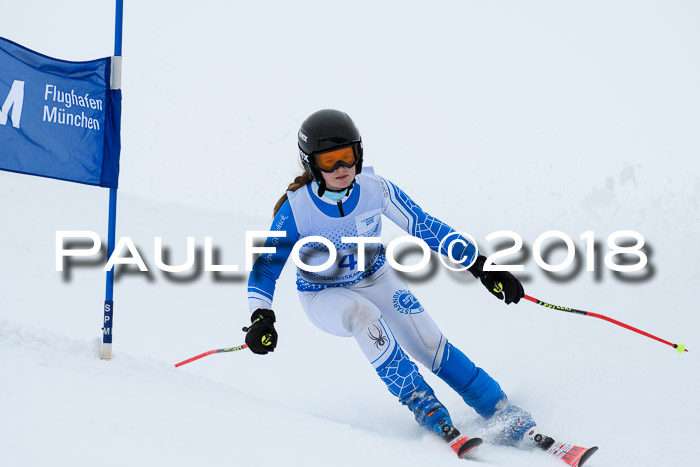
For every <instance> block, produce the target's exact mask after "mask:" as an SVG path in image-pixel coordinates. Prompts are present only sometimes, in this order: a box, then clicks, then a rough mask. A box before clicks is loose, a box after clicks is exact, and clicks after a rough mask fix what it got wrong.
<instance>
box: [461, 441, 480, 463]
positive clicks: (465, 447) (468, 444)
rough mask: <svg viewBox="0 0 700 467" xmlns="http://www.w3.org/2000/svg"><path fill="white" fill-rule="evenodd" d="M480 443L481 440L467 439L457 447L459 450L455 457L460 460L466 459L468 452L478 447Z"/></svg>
mask: <svg viewBox="0 0 700 467" xmlns="http://www.w3.org/2000/svg"><path fill="white" fill-rule="evenodd" d="M482 443H483V441H482V440H481V438H469V439H468V440H467V441H465V442H464V443H463V444H462V445H461V446H460V447H459V450H458V451H457V456H458V457H459V458H460V459H463V458H464V457H466V455H467V454H468V453H469V451H471V450H472V449H474V448H475V447H477V446H480V445H481V444H482Z"/></svg>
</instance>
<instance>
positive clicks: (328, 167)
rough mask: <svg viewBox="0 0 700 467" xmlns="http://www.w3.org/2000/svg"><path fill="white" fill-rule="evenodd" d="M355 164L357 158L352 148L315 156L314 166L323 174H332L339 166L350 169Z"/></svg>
mask: <svg viewBox="0 0 700 467" xmlns="http://www.w3.org/2000/svg"><path fill="white" fill-rule="evenodd" d="M355 162H357V158H356V157H355V150H354V148H353V147H352V146H351V147H349V148H342V149H336V150H334V151H328V152H324V153H321V154H317V155H316V166H317V167H318V168H319V169H321V170H323V171H324V172H333V171H334V170H335V169H337V168H338V166H340V165H345V166H346V167H352V166H353V165H355Z"/></svg>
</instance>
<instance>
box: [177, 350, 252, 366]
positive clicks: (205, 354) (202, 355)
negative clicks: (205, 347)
mask: <svg viewBox="0 0 700 467" xmlns="http://www.w3.org/2000/svg"><path fill="white" fill-rule="evenodd" d="M247 348H248V345H247V344H243V345H239V346H238V347H228V348H225V349H216V350H210V351H208V352H204V353H201V354H199V355H196V356H194V357H192V358H188V359H187V360H183V361H181V362H180V363H176V364H175V368H177V367H179V366H182V365H185V364H187V363H190V362H193V361H195V360H199V359H200V358H202V357H206V356H207V355H212V354H215V353H222V352H235V351H237V350H243V349H247Z"/></svg>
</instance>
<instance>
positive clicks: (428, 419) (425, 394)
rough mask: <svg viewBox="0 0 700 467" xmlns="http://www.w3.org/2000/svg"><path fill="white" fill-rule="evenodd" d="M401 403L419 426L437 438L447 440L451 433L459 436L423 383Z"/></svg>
mask: <svg viewBox="0 0 700 467" xmlns="http://www.w3.org/2000/svg"><path fill="white" fill-rule="evenodd" d="M401 403H402V404H403V405H405V406H407V407H408V408H409V409H410V410H411V412H413V415H414V416H415V417H416V421H417V422H418V424H419V425H420V426H422V427H424V428H427V429H428V430H431V431H433V432H435V433H436V434H437V435H438V436H440V437H442V438H447V437H450V436H452V435H453V433H452V432H453V431H455V432H456V434H455V435H454V436H457V435H458V434H459V432H458V431H457V430H456V429H455V428H454V427H453V426H452V420H451V419H450V414H449V412H447V409H446V408H445V406H444V405H442V403H440V401H439V400H437V397H435V393H434V392H433V389H432V388H431V387H430V386H428V383H426V382H425V381H422V382H421V383H420V385H419V386H418V388H416V390H415V391H413V392H412V393H411V394H409V395H408V396H406V397H405V398H403V399H401ZM454 436H452V437H454ZM446 441H449V439H447V440H446Z"/></svg>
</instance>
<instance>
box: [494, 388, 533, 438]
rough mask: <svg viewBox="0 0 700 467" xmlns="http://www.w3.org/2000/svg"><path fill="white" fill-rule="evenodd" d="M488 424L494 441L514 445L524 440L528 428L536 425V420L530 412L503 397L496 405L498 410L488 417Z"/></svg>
mask: <svg viewBox="0 0 700 467" xmlns="http://www.w3.org/2000/svg"><path fill="white" fill-rule="evenodd" d="M487 425H488V431H489V432H491V433H492V436H493V439H494V442H496V443H497V444H504V445H511V446H512V445H516V444H518V443H519V442H520V441H522V439H523V438H524V436H525V434H526V433H527V432H528V430H530V429H531V428H532V427H534V426H535V420H534V419H533V418H532V415H530V413H529V412H527V411H525V410H523V409H521V408H520V407H518V406H516V405H512V404H510V403H508V401H507V399H506V398H503V399H502V400H501V401H500V402H499V403H498V405H497V406H496V412H495V413H494V414H493V416H491V418H489V419H488V421H487Z"/></svg>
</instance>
